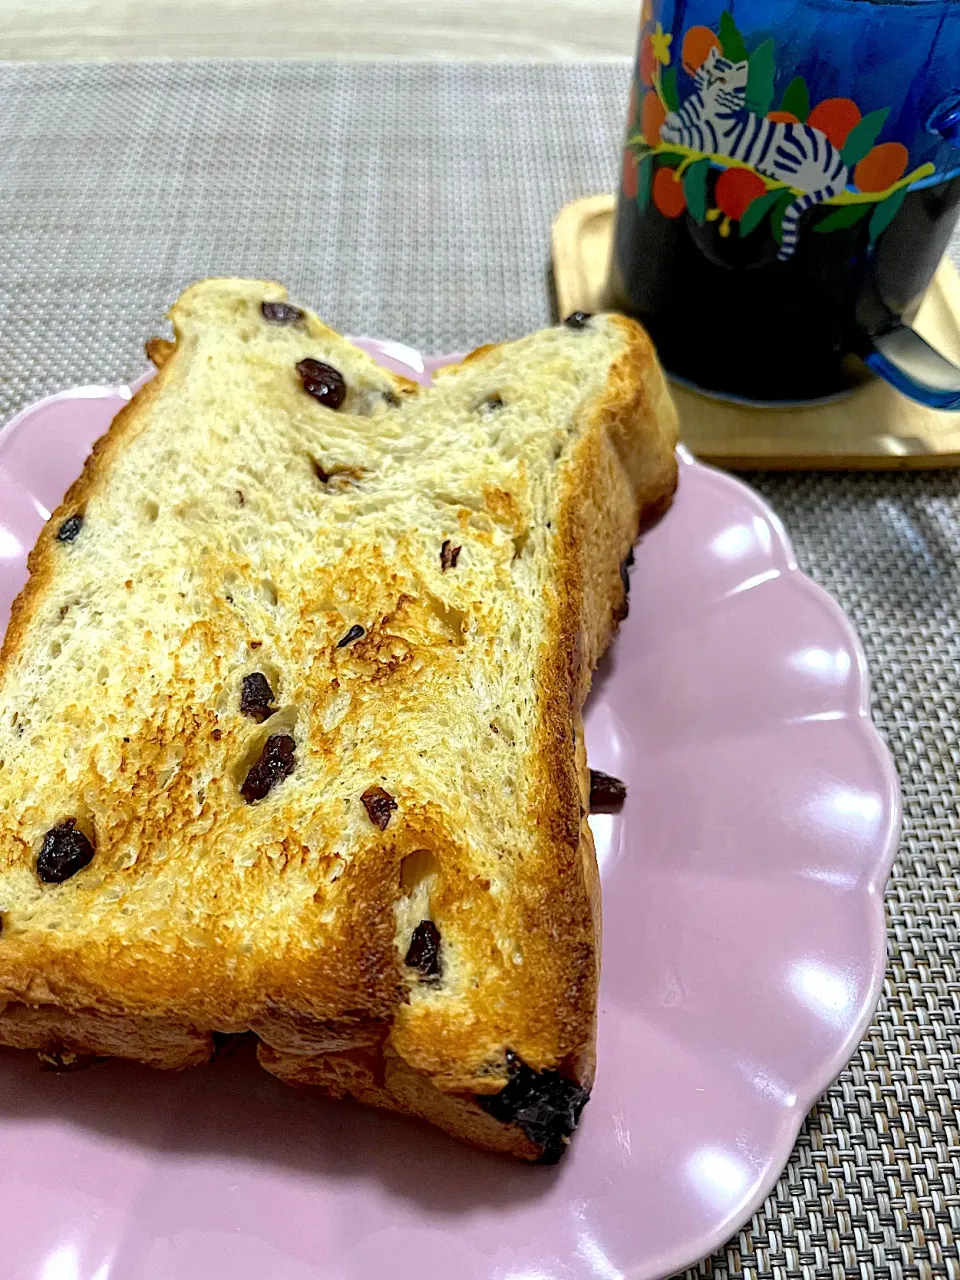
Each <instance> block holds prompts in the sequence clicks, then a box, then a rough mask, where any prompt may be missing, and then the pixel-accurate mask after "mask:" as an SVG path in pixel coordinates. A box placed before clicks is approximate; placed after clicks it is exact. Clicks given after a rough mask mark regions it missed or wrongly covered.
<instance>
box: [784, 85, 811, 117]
mask: <svg viewBox="0 0 960 1280" xmlns="http://www.w3.org/2000/svg"><path fill="white" fill-rule="evenodd" d="M780 110H781V111H789V112H790V114H791V115H794V116H796V117H797V119H798V120H800V121H801V122H802V121H804V120H806V118H807V116H808V115H809V114H810V90H809V89H808V88H807V82H806V80H804V78H803V76H794V78H793V79H792V80H791V81H790V83H789V84H788V85H787V87H786V89H784V91H783V97H782V98H781V99H780Z"/></svg>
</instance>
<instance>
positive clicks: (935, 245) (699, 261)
mask: <svg viewBox="0 0 960 1280" xmlns="http://www.w3.org/2000/svg"><path fill="white" fill-rule="evenodd" d="M958 207H960V0H645V3H644V8H643V12H642V14H641V29H640V44H639V50H638V56H637V63H636V69H635V77H634V84H633V91H632V94H631V105H630V113H629V119H628V124H627V139H626V147H625V152H624V165H623V179H622V184H621V191H620V195H619V201H618V206H617V219H616V232H615V244H614V254H613V265H612V271H611V301H612V302H613V303H614V304H616V305H620V306H621V307H623V308H624V309H625V310H628V311H631V312H633V314H635V315H637V316H639V317H640V318H641V319H642V320H643V321H644V322H645V324H646V325H647V327H648V328H649V330H650V332H651V334H652V336H653V338H654V340H655V342H656V344H657V347H658V349H659V352H660V355H661V359H662V360H663V363H664V365H665V366H666V368H667V369H668V370H669V372H670V373H671V374H673V375H674V376H675V377H676V378H678V379H679V380H681V381H683V382H686V383H688V384H690V385H692V386H694V387H696V388H699V389H700V390H704V391H707V392H710V393H713V394H719V395H724V396H730V397H734V398H737V399H744V400H749V401H759V402H804V401H810V400H817V399H821V398H824V397H828V396H833V395H836V394H838V393H840V392H842V391H844V390H846V389H848V388H850V387H851V386H853V385H855V384H856V383H857V382H858V381H861V380H862V379H863V378H864V377H865V376H867V374H866V370H865V368H864V366H865V365H866V366H868V367H869V368H870V369H872V370H874V371H875V372H876V373H878V374H880V375H881V376H882V377H884V378H886V379H887V380H888V381H890V382H891V383H893V385H894V386H896V387H897V388H898V389H899V390H900V391H902V392H904V393H905V394H906V395H909V396H911V397H913V398H914V399H916V400H919V401H921V402H922V403H924V404H927V405H931V406H933V407H936V408H940V409H960V369H958V368H957V367H956V366H955V365H953V364H952V363H951V362H950V361H948V360H947V359H945V358H944V357H943V356H942V355H940V354H939V353H938V352H936V351H934V349H933V348H932V347H930V346H929V345H928V344H927V343H926V342H925V341H924V340H923V339H922V338H921V337H920V336H919V335H918V334H917V333H915V332H914V331H913V329H911V328H910V322H911V321H912V319H913V317H914V316H915V314H916V311H917V309H918V307H919V305H920V302H921V300H922V298H923V295H924V292H925V290H926V288H927V286H928V285H929V283H930V280H931V279H932V277H933V274H934V272H935V270H936V268H937V264H938V262H939V260H940V258H941V256H942V254H943V251H944V249H945V248H946V245H947V242H948V240H949V238H950V235H951V232H952V229H953V227H954V224H955V222H956V219H957V213H958Z"/></svg>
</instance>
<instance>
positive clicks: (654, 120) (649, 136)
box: [640, 92, 667, 147]
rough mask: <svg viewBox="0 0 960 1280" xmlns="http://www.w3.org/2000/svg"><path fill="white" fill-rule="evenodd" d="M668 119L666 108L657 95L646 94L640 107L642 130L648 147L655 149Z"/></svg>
mask: <svg viewBox="0 0 960 1280" xmlns="http://www.w3.org/2000/svg"><path fill="white" fill-rule="evenodd" d="M666 118H667V112H666V108H665V107H664V105H663V103H662V102H661V101H660V99H659V98H658V97H657V95H656V94H655V93H653V92H651V93H645V94H644V95H643V103H642V105H641V107H640V129H641V132H642V133H643V138H644V141H645V142H646V144H647V146H648V147H655V146H656V145H657V143H658V142H659V141H660V127H661V125H662V124H663V122H664V120H666Z"/></svg>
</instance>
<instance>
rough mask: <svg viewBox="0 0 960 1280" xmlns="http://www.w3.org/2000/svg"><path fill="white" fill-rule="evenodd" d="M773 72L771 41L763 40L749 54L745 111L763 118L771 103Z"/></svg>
mask: <svg viewBox="0 0 960 1280" xmlns="http://www.w3.org/2000/svg"><path fill="white" fill-rule="evenodd" d="M774 70H775V68H774V64H773V41H772V40H764V42H763V44H761V45H758V46H757V48H756V49H754V51H753V53H751V55H750V68H749V71H748V73H747V96H746V104H747V110H748V111H754V112H756V114H757V115H758V116H765V115H766V114H767V112H768V111H769V110H770V104H771V103H772V102H773V77H774Z"/></svg>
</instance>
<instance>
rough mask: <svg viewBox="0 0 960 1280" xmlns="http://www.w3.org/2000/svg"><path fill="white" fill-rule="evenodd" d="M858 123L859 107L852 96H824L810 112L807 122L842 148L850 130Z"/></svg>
mask: <svg viewBox="0 0 960 1280" xmlns="http://www.w3.org/2000/svg"><path fill="white" fill-rule="evenodd" d="M859 123H860V108H859V107H858V106H857V104H856V103H855V102H854V101H853V99H852V98H824V100H823V101H822V102H818V103H817V105H816V106H815V107H814V108H813V110H812V111H811V112H810V114H809V116H808V117H807V124H808V125H810V127H811V129H819V130H820V132H821V133H825V134H826V135H827V137H828V138H829V139H830V141H831V142H832V143H833V145H834V146H835V147H837V148H842V147H843V144H844V143H845V142H846V140H847V138H849V136H850V130H851V129H852V128H853V126H854V125H855V124H859Z"/></svg>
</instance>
